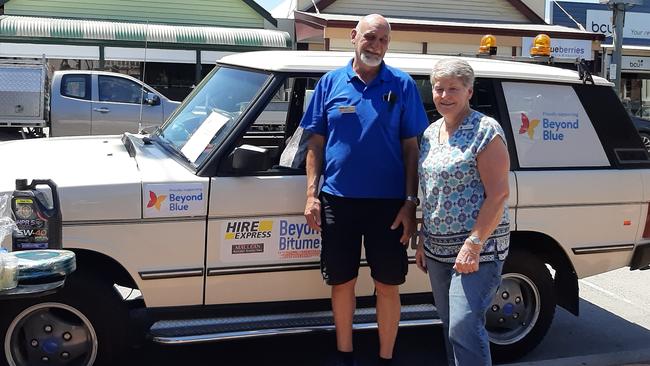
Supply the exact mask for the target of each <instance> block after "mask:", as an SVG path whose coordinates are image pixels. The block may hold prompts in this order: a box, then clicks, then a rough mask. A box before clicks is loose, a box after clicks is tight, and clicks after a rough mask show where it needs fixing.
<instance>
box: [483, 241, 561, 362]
mask: <svg viewBox="0 0 650 366" xmlns="http://www.w3.org/2000/svg"><path fill="white" fill-rule="evenodd" d="M555 305H556V298H555V290H554V287H553V278H552V277H551V274H550V272H549V270H548V268H547V267H546V265H545V264H544V263H543V262H542V261H541V260H540V259H538V258H537V257H535V256H534V255H533V254H531V253H528V252H524V251H519V252H517V251H513V252H511V253H510V255H509V256H508V259H507V260H506V263H505V264H504V267H503V274H502V275H501V285H500V286H499V289H498V290H497V292H496V294H495V296H494V299H493V301H492V305H491V306H490V308H489V309H488V311H487V314H486V328H487V330H488V334H489V337H490V343H491V350H492V357H493V358H494V359H495V360H498V361H511V360H514V359H517V358H520V357H521V356H523V355H525V354H526V353H528V352H530V351H531V350H532V349H533V348H535V347H536V346H537V345H538V344H539V343H540V342H541V341H542V339H543V338H544V336H545V335H546V332H547V331H548V329H549V327H550V325H551V322H552V320H553V316H554V314H555Z"/></svg>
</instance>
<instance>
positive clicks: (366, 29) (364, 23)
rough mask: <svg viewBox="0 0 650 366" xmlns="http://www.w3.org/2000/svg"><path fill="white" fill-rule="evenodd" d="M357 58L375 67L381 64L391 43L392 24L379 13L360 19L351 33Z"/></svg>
mask: <svg viewBox="0 0 650 366" xmlns="http://www.w3.org/2000/svg"><path fill="white" fill-rule="evenodd" d="M350 37H351V40H352V44H353V45H354V51H355V59H356V60H357V61H360V62H361V63H362V64H364V65H366V66H369V67H372V68H375V67H378V66H379V65H380V64H381V61H382V60H383V59H384V55H385V54H386V51H387V50H388V43H390V24H389V23H388V21H387V20H386V18H384V17H383V16H381V15H379V14H370V15H366V16H365V17H363V18H361V20H359V23H357V26H356V27H355V28H354V29H353V30H352V33H351V34H350Z"/></svg>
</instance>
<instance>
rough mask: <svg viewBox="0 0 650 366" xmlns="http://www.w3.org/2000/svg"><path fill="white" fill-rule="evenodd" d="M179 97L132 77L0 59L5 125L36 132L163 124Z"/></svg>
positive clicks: (100, 131) (97, 131) (95, 131)
mask: <svg viewBox="0 0 650 366" xmlns="http://www.w3.org/2000/svg"><path fill="white" fill-rule="evenodd" d="M179 104H180V102H176V101H171V100H169V99H168V98H166V97H165V96H164V95H162V94H161V93H159V92H158V91H156V90H155V89H153V88H152V87H150V86H148V85H146V84H144V83H142V82H141V81H139V80H138V79H135V78H133V77H131V76H128V75H124V74H119V73H113V72H105V71H88V70H66V71H55V72H54V73H53V74H52V75H51V76H50V73H49V72H48V67H47V64H45V63H42V62H34V61H28V60H26V61H20V60H2V61H0V129H5V130H6V129H14V130H20V131H22V132H24V133H26V134H27V135H29V136H32V137H40V136H43V129H44V128H46V127H49V136H76V135H107V134H120V133H123V132H134V133H135V132H139V131H140V130H141V129H143V128H147V127H149V128H150V127H151V126H158V125H160V124H161V123H162V122H164V121H165V119H166V118H167V117H168V116H169V115H170V114H171V113H172V112H173V111H174V109H176V107H177V106H178V105H179Z"/></svg>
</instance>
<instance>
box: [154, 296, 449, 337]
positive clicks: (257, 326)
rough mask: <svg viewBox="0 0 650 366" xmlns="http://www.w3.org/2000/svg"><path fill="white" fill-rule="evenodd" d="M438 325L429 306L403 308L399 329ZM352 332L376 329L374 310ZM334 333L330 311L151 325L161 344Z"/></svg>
mask: <svg viewBox="0 0 650 366" xmlns="http://www.w3.org/2000/svg"><path fill="white" fill-rule="evenodd" d="M433 324H441V322H440V319H439V318H438V314H437V312H436V308H435V307H434V306H433V305H430V304H423V305H405V306H402V316H401V319H400V324H399V325H400V327H415V326H425V325H433ZM353 327H354V329H357V330H360V329H375V328H377V317H376V309H375V308H361V309H357V310H356V311H355V313H354V325H353ZM331 330H334V320H333V318H332V312H331V311H319V312H310V313H294V314H275V315H256V316H246V317H229V318H211V319H183V320H161V321H158V322H156V323H154V324H153V325H152V326H151V329H150V331H149V334H150V336H151V338H152V340H153V341H154V342H156V343H161V344H189V343H207V342H215V341H223V340H232V339H239V338H253V337H266V336H273V335H282V334H302V333H310V332H322V331H331Z"/></svg>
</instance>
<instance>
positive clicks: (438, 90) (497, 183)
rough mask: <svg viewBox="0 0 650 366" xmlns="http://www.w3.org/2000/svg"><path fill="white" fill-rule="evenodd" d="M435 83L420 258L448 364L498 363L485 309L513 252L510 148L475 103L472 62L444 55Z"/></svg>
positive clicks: (423, 165)
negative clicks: (440, 325)
mask: <svg viewBox="0 0 650 366" xmlns="http://www.w3.org/2000/svg"><path fill="white" fill-rule="evenodd" d="M431 84H432V85H433V102H434V104H435V105H436V109H437V110H438V113H440V114H441V115H442V118H440V119H439V120H437V121H436V122H434V123H432V124H431V125H430V126H429V128H427V130H426V131H425V132H424V136H423V138H422V144H421V148H420V160H419V176H420V185H421V188H422V192H423V194H424V200H423V209H422V210H423V211H422V219H423V225H422V232H423V235H424V240H422V241H421V242H422V244H420V245H419V247H418V249H417V252H416V257H415V258H416V263H417V266H418V268H420V269H421V270H423V271H424V272H425V273H426V272H428V273H429V278H430V280H431V288H432V290H433V297H434V299H435V302H436V307H437V309H438V314H439V316H440V318H441V320H442V322H443V325H444V330H445V343H446V348H447V359H448V362H449V364H450V365H463V366H465V365H469V366H476V365H491V364H492V361H491V358H490V348H489V341H488V335H487V331H486V330H485V313H486V311H487V309H488V307H489V306H490V303H491V300H492V297H493V296H494V294H495V292H496V290H497V288H498V286H499V283H500V281H501V269H502V267H503V261H504V260H505V258H506V256H507V255H508V243H509V239H510V229H509V228H510V221H509V218H508V209H507V207H506V200H507V198H508V193H509V187H508V171H509V169H510V162H509V157H508V150H507V148H506V144H505V136H504V134H503V130H502V129H501V126H500V125H499V123H498V122H496V121H495V120H494V119H492V118H490V117H487V116H485V115H484V114H482V113H480V112H477V111H475V110H472V109H471V108H470V105H469V101H470V99H471V97H472V93H473V91H474V90H473V85H474V71H473V70H472V68H471V66H470V65H469V64H468V63H467V62H465V61H463V60H460V59H444V60H441V61H440V62H438V63H437V64H436V65H435V66H434V68H433V71H432V73H431Z"/></svg>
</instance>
